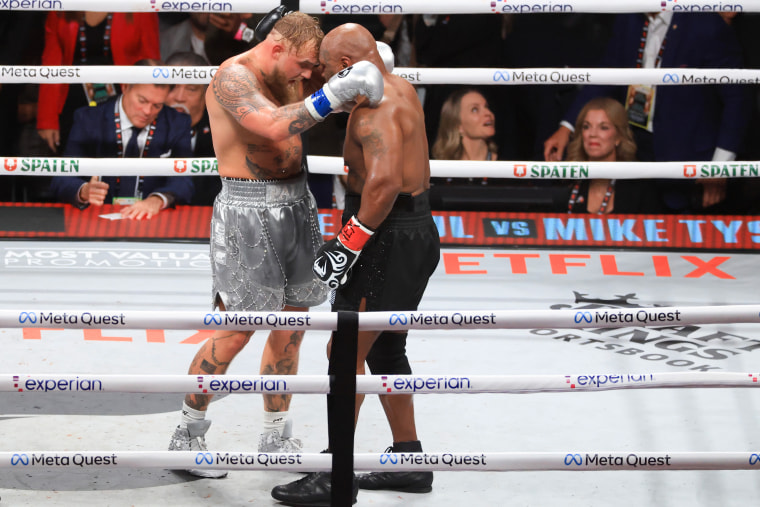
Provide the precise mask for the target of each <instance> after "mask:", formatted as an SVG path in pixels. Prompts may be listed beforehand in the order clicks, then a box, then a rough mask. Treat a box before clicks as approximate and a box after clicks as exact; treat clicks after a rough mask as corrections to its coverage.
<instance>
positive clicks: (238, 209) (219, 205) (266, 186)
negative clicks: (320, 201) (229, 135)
mask: <svg viewBox="0 0 760 507" xmlns="http://www.w3.org/2000/svg"><path fill="white" fill-rule="evenodd" d="M322 243H323V240H322V235H321V233H320V231H319V223H318V214H317V206H316V201H315V200H314V196H312V195H311V192H310V191H309V188H308V186H307V183H306V173H305V172H301V173H300V174H299V175H298V176H296V177H294V178H289V179H286V180H267V181H258V180H245V179H233V178H222V190H221V191H220V192H219V195H218V196H217V197H216V200H215V201H214V213H213V216H212V218H211V274H212V284H213V287H212V298H213V299H212V301H213V303H212V304H213V307H216V306H217V305H218V299H221V301H222V302H223V303H224V307H225V308H226V309H227V310H230V311H253V312H257V311H279V310H282V308H283V306H284V305H286V304H287V305H290V306H298V307H308V306H316V305H319V304H321V303H323V302H324V301H325V300H326V299H327V295H328V289H327V287H326V286H325V285H324V284H323V283H322V282H320V281H319V280H318V279H317V278H316V277H315V276H314V274H313V273H312V271H311V265H312V263H313V261H314V257H315V255H316V253H317V250H318V249H319V247H320V246H321V245H322Z"/></svg>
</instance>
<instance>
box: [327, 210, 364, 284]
mask: <svg viewBox="0 0 760 507" xmlns="http://www.w3.org/2000/svg"><path fill="white" fill-rule="evenodd" d="M373 234H375V231H373V230H372V229H370V228H369V227H367V226H366V225H364V224H362V223H361V222H359V219H358V218H356V216H355V215H354V216H352V217H351V218H350V219H349V221H348V222H346V225H344V226H343V228H342V229H341V230H340V232H339V233H338V235H337V236H336V237H335V238H333V239H331V240H330V241H328V242H327V243H325V244H324V245H322V246H321V247H320V248H319V250H318V251H317V256H316V257H315V258H314V264H313V266H312V271H314V274H315V275H317V278H319V279H320V280H321V281H322V282H323V283H325V284H326V285H327V286H328V287H330V288H331V289H337V288H338V287H340V286H341V285H345V284H346V282H348V277H349V275H350V270H351V268H352V267H353V265H354V264H356V261H357V259H358V258H359V254H361V252H362V249H363V248H364V245H366V244H367V241H369V238H371V237H372V235H373Z"/></svg>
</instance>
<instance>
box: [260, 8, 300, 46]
mask: <svg viewBox="0 0 760 507" xmlns="http://www.w3.org/2000/svg"><path fill="white" fill-rule="evenodd" d="M291 12H293V11H291V10H290V9H288V7H287V6H285V5H278V6H277V7H275V8H274V9H272V10H271V11H269V13H267V15H266V16H264V17H263V18H261V21H259V22H258V23H257V24H256V28H255V29H254V30H253V37H254V38H255V39H256V40H257V41H259V42H261V41H263V40H264V39H266V38H267V35H269V32H271V31H272V28H274V25H275V23H277V22H278V21H279V20H281V19H282V18H284V17H285V16H287V15H288V14H290V13H291Z"/></svg>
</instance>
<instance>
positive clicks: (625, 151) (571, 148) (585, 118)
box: [566, 97, 654, 214]
mask: <svg viewBox="0 0 760 507" xmlns="http://www.w3.org/2000/svg"><path fill="white" fill-rule="evenodd" d="M566 160H568V161H577V162H631V161H634V160H636V142H635V141H634V139H633V132H632V131H631V128H630V126H629V125H628V115H627V113H626V111H625V108H624V107H623V105H622V104H620V102H618V101H616V100H614V99H612V98H609V97H598V98H595V99H592V100H590V101H589V102H588V103H587V104H586V105H585V106H584V107H583V109H581V112H580V113H578V118H577V120H576V122H575V133H574V137H573V139H572V140H571V141H570V143H569V144H568V145H567V157H566ZM653 203H654V201H653V200H652V199H651V198H650V197H649V194H648V193H647V192H646V191H645V188H644V182H643V181H642V180H621V181H617V180H615V179H592V180H576V181H575V182H573V185H572V186H571V188H570V197H569V199H568V204H567V212H568V213H596V214H605V213H612V212H613V211H614V212H616V213H638V212H642V211H653V209H652V206H653Z"/></svg>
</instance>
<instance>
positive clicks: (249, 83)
mask: <svg viewBox="0 0 760 507" xmlns="http://www.w3.org/2000/svg"><path fill="white" fill-rule="evenodd" d="M211 87H212V92H213V98H214V100H215V101H216V102H217V103H218V104H219V105H221V106H222V107H223V108H224V109H225V110H227V112H229V113H230V115H232V117H233V118H234V119H235V120H236V121H237V122H238V123H239V124H240V125H241V126H242V127H243V128H245V129H246V130H249V131H250V132H252V133H254V134H256V135H258V136H261V137H264V138H266V139H271V140H273V141H281V140H283V139H287V138H288V137H292V136H294V135H297V134H300V133H301V132H303V131H305V130H308V129H309V128H311V127H313V126H314V125H316V124H317V121H316V120H315V119H314V118H312V116H311V114H309V112H308V111H307V109H306V106H305V105H304V103H303V102H297V103H295V104H289V105H287V106H282V107H277V105H275V104H274V103H273V102H272V101H271V100H269V99H268V98H267V97H265V96H264V94H263V93H262V89H261V85H260V84H259V82H258V81H257V80H256V78H255V77H254V76H253V74H251V72H250V71H249V70H248V69H247V68H246V67H244V66H243V65H238V64H231V65H227V66H225V67H223V68H221V69H219V71H217V73H216V75H215V76H214V79H213V81H212V82H211Z"/></svg>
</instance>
